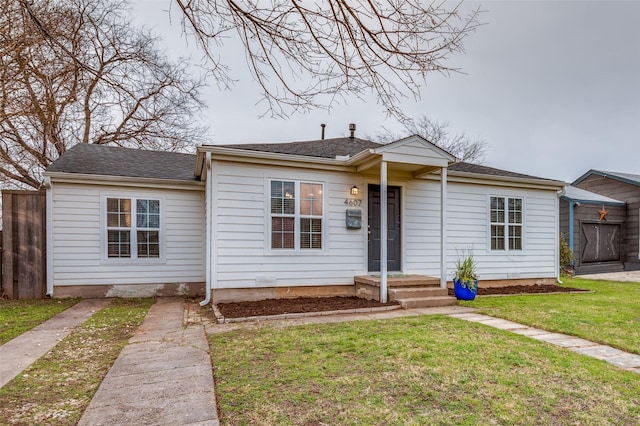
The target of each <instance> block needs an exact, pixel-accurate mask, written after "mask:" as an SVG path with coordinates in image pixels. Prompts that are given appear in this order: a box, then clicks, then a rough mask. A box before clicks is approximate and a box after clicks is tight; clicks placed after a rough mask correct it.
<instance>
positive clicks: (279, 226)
mask: <svg viewBox="0 0 640 426" xmlns="http://www.w3.org/2000/svg"><path fill="white" fill-rule="evenodd" d="M322 193H323V185H322V184H321V183H311V182H295V181H276V180H274V181H271V248H272V249H289V250H298V249H301V250H305V249H322V219H323V207H322V203H323V201H322Z"/></svg>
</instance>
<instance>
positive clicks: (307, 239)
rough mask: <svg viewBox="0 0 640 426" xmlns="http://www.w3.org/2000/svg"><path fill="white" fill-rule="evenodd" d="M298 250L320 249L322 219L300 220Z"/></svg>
mask: <svg viewBox="0 0 640 426" xmlns="http://www.w3.org/2000/svg"><path fill="white" fill-rule="evenodd" d="M300 248H303V249H321V248H322V219H301V220H300Z"/></svg>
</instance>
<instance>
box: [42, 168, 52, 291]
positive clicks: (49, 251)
mask: <svg viewBox="0 0 640 426" xmlns="http://www.w3.org/2000/svg"><path fill="white" fill-rule="evenodd" d="M44 187H45V189H46V195H45V204H46V206H45V208H46V225H45V226H46V228H47V229H46V238H47V242H46V247H47V254H46V261H47V293H46V296H47V297H53V189H52V188H51V178H50V177H49V176H46V177H45V178H44Z"/></svg>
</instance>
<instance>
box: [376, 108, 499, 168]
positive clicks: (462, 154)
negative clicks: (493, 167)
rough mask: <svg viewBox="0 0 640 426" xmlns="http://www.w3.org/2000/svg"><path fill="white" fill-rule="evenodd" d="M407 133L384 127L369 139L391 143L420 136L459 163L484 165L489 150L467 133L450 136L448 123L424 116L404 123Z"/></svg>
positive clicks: (482, 141) (484, 143) (481, 141)
mask: <svg viewBox="0 0 640 426" xmlns="http://www.w3.org/2000/svg"><path fill="white" fill-rule="evenodd" d="M403 125H404V128H405V131H404V132H401V133H395V132H393V131H392V130H390V129H388V128H386V127H382V130H381V131H379V132H378V133H376V134H375V135H373V136H368V138H369V139H372V140H375V141H378V142H382V143H389V142H394V141H397V140H399V139H402V138H404V137H406V136H409V135H419V136H422V137H423V138H425V139H426V140H428V141H429V142H431V143H433V144H435V145H437V146H439V147H440V148H442V149H444V150H445V151H447V152H449V153H451V154H453V155H455V156H456V157H457V158H458V160H459V161H465V162H469V163H478V164H482V162H483V161H484V156H485V154H486V152H487V149H488V144H487V142H486V141H484V140H483V139H480V138H479V137H476V138H475V139H473V138H470V137H469V136H467V135H466V133H459V134H450V133H449V122H448V121H433V120H431V119H429V118H428V117H427V116H425V115H422V116H420V118H418V120H413V119H409V120H406V121H404V122H403Z"/></svg>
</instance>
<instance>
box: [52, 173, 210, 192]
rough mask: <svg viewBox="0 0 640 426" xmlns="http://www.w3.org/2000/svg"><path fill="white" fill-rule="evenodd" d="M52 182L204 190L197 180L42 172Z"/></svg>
mask: <svg viewBox="0 0 640 426" xmlns="http://www.w3.org/2000/svg"><path fill="white" fill-rule="evenodd" d="M44 176H45V177H49V178H50V179H51V181H52V182H61V183H78V181H81V182H82V183H84V184H95V185H120V186H143V187H154V188H180V189H196V190H202V189H204V182H201V181H198V180H195V179H194V180H182V179H159V178H145V177H134V176H112V175H94V174H87V173H67V172H44Z"/></svg>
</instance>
